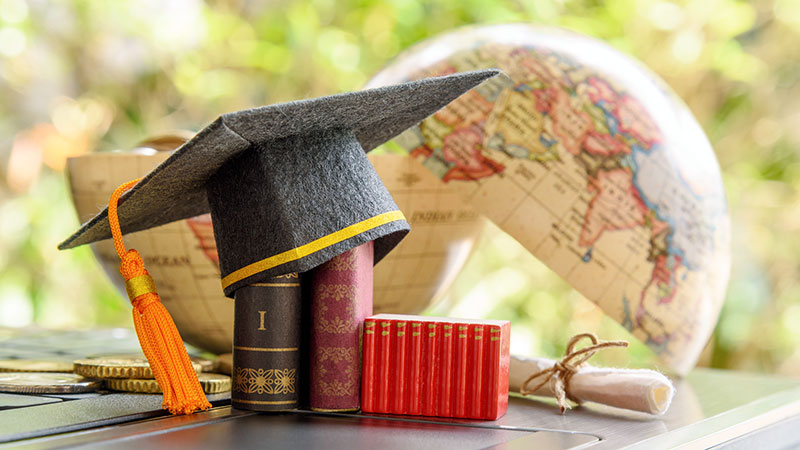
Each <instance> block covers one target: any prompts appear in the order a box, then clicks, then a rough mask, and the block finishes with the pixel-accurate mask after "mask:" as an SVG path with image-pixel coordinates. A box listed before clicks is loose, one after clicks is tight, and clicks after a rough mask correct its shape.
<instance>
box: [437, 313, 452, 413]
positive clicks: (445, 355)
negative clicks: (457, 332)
mask: <svg viewBox="0 0 800 450" xmlns="http://www.w3.org/2000/svg"><path fill="white" fill-rule="evenodd" d="M453 326H454V325H453V324H452V323H441V324H439V327H440V328H441V332H440V336H439V349H440V351H441V357H440V358H439V366H440V367H441V369H440V373H441V377H440V379H439V385H438V389H439V399H440V401H439V409H438V411H437V413H436V415H437V416H442V417H450V416H451V415H452V411H453V363H454V360H453V356H454V355H453Z"/></svg>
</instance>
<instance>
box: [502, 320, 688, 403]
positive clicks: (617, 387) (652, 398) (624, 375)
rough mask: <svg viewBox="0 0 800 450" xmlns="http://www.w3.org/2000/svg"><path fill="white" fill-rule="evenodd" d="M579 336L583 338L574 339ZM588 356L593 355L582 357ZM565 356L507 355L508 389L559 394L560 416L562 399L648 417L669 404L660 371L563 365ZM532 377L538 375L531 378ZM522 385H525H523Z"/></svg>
mask: <svg viewBox="0 0 800 450" xmlns="http://www.w3.org/2000/svg"><path fill="white" fill-rule="evenodd" d="M580 336H585V335H578V336H576V338H579V337H580ZM573 340H575V338H573ZM571 343H572V341H571ZM590 353H593V352H587V353H586V354H590ZM570 354H572V352H571V351H568V352H567V357H569V355H570ZM567 357H565V358H564V359H562V360H561V361H554V360H552V359H545V358H525V357H520V356H514V355H511V367H510V370H509V390H510V391H517V392H521V393H523V394H530V395H539V396H546V397H556V398H557V399H558V398H559V391H560V396H561V398H560V399H559V406H561V409H562V413H563V412H564V409H565V408H566V407H567V405H566V402H565V398H569V399H570V400H572V401H575V402H577V403H582V402H595V403H602V404H604V405H609V406H614V407H617V408H624V409H630V410H633V411H641V412H645V413H649V414H663V413H664V412H666V411H667V409H668V408H669V405H670V403H672V397H673V395H674V394H675V388H674V387H673V386H672V382H671V381H670V380H669V378H667V377H666V376H664V375H663V374H662V373H660V372H656V371H654V370H646V369H617V368H601V367H593V366H590V365H588V364H578V365H574V366H573V365H570V364H569V362H568V361H567V362H565V361H566V360H567ZM565 366H567V367H565ZM534 374H540V375H537V376H536V377H535V378H534V377H532V375H534ZM526 382H527V384H528V386H525V384H526ZM523 388H528V389H529V390H530V389H532V392H531V391H527V392H526V390H525V389H523Z"/></svg>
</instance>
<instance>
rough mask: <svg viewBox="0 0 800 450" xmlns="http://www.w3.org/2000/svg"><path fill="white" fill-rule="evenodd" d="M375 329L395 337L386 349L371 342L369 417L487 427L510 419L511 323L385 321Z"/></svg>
mask: <svg viewBox="0 0 800 450" xmlns="http://www.w3.org/2000/svg"><path fill="white" fill-rule="evenodd" d="M369 322H376V323H379V324H380V326H381V327H383V329H385V330H387V331H391V332H390V333H387V336H386V338H387V340H386V341H383V340H380V339H377V338H375V339H371V338H368V337H367V335H365V338H364V363H363V365H364V368H365V369H366V368H369V370H370V374H374V376H372V375H369V376H368V375H367V374H366V373H365V376H364V381H363V391H362V402H361V409H362V411H363V412H366V413H383V414H410V415H426V416H439V417H457V418H468V419H484V420H496V419H497V418H499V417H501V416H502V415H503V414H505V412H506V409H508V367H509V347H510V324H509V322H508V321H504V320H466V319H444V318H436V317H423V316H406V315H396V314H378V315H375V316H372V317H370V318H368V319H367V323H369ZM417 324H419V325H417ZM375 327H376V333H375V335H377V330H378V329H380V328H379V327H378V326H377V325H376V326H375ZM409 327H410V328H409ZM398 329H402V330H404V331H400V332H398V331H397V330H398ZM414 329H418V330H420V331H419V334H418V335H414ZM409 330H411V336H409V335H408V331H409ZM399 333H402V334H399ZM390 334H391V336H390ZM415 339H419V340H415ZM384 343H386V344H387V345H384ZM417 374H419V375H417ZM368 397H369V398H368Z"/></svg>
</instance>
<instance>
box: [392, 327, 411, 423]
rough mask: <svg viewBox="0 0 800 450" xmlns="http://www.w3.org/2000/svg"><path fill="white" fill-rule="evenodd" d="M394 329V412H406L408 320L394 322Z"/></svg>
mask: <svg viewBox="0 0 800 450" xmlns="http://www.w3.org/2000/svg"><path fill="white" fill-rule="evenodd" d="M394 325H395V326H394V330H392V333H393V336H392V339H394V341H395V345H394V349H395V350H394V361H395V362H394V366H393V367H392V373H393V374H394V380H393V381H394V389H393V392H392V398H391V400H392V402H391V404H392V408H391V409H390V412H391V413H392V414H406V385H407V378H406V376H407V374H406V368H407V366H408V364H407V363H406V361H407V358H408V356H407V355H406V327H407V325H406V322H405V321H398V322H395V323H394Z"/></svg>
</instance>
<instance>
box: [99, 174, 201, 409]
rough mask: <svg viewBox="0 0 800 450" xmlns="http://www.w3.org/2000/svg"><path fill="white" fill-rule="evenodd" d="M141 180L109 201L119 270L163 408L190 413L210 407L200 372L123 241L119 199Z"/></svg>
mask: <svg viewBox="0 0 800 450" xmlns="http://www.w3.org/2000/svg"><path fill="white" fill-rule="evenodd" d="M139 180H140V179H136V180H133V181H129V182H127V183H125V184H123V185H122V186H120V187H118V188H117V190H115V191H114V193H113V194H112V195H111V199H110V200H109V202H108V222H109V225H110V226H111V234H112V236H113V238H114V248H115V249H116V250H117V254H118V255H119V257H120V259H121V260H122V263H121V264H120V268H119V271H120V273H121V274H122V276H123V277H124V278H125V287H126V289H127V291H128V298H129V299H130V301H131V303H132V304H133V323H134V326H135V327H136V335H137V336H138V337H139V344H140V345H141V347H142V351H143V352H144V355H145V356H146V357H147V361H148V362H149V363H150V368H151V369H152V371H153V375H154V376H155V378H156V382H158V386H159V387H160V388H161V392H163V393H164V401H163V403H162V407H163V408H164V409H167V410H169V412H170V413H172V414H191V413H193V412H194V411H196V410H198V409H208V408H210V407H211V404H210V403H209V402H208V400H207V399H206V396H205V394H204V393H203V389H202V387H201V386H200V382H199V381H197V374H196V373H195V372H194V369H193V368H192V363H191V361H189V355H188V354H187V353H186V347H184V345H183V340H182V339H181V336H180V334H179V333H178V329H177V328H176V327H175V323H174V322H173V321H172V317H170V315H169V312H168V311H167V309H166V308H164V305H162V304H161V298H160V297H159V296H158V292H156V285H155V283H154V282H153V279H152V278H151V277H150V274H148V272H147V269H145V268H144V262H143V261H142V257H141V256H139V252H137V251H136V250H134V249H131V250H128V251H126V250H125V244H123V242H122V231H121V230H120V225H119V218H118V217H117V202H119V198H120V196H121V195H122V193H123V192H125V191H127V190H128V189H130V188H131V187H133V186H134V185H135V184H136V183H138V182H139Z"/></svg>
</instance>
